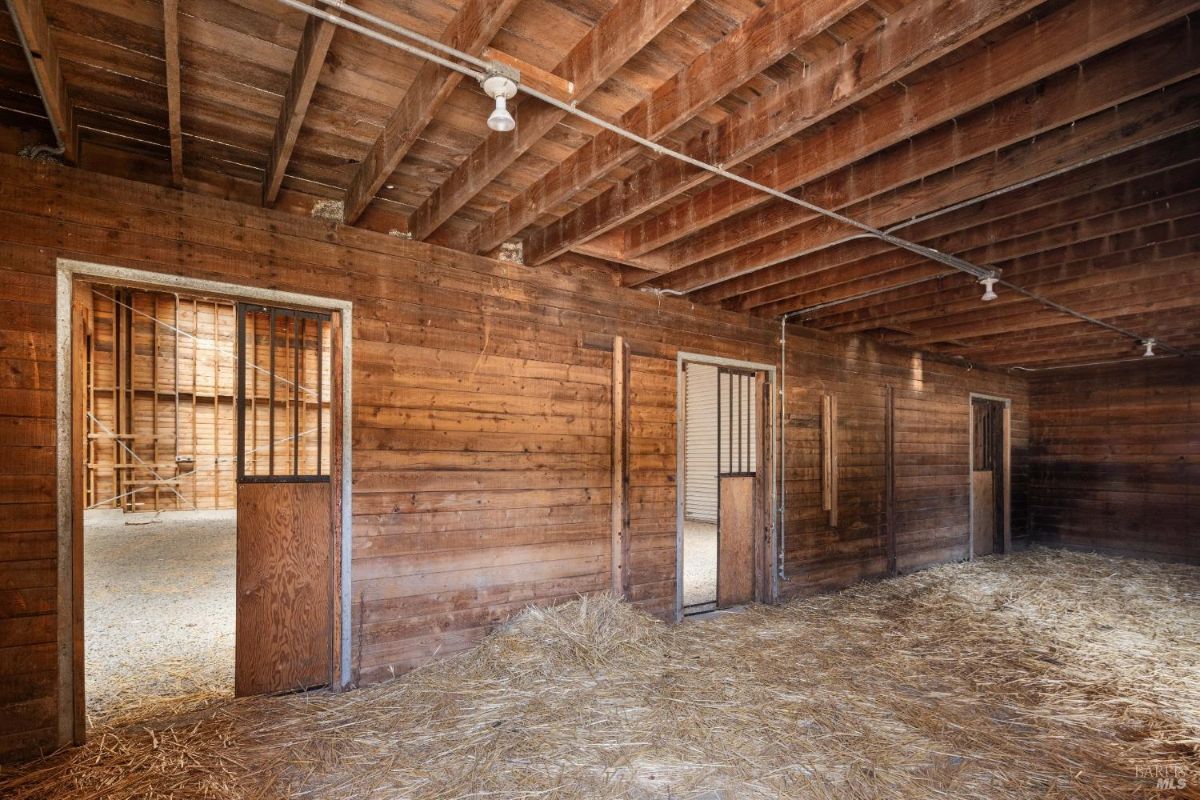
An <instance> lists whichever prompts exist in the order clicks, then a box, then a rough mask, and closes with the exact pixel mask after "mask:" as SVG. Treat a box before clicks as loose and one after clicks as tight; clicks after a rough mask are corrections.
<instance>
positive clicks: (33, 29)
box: [7, 0, 79, 164]
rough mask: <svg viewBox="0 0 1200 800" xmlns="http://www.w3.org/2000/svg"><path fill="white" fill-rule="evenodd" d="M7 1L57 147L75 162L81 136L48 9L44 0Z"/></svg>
mask: <svg viewBox="0 0 1200 800" xmlns="http://www.w3.org/2000/svg"><path fill="white" fill-rule="evenodd" d="M7 3H8V13H9V14H10V15H12V21H13V26H14V27H15V28H16V29H17V36H18V37H19V38H20V39H21V47H22V48H23V49H24V51H25V58H26V60H27V61H28V62H29V68H30V70H32V71H33V78H34V80H35V81H36V83H37V87H38V92H39V93H40V94H41V96H42V104H43V105H44V106H45V107H46V116H47V117H48V118H49V120H50V125H51V127H52V128H53V129H54V136H55V138H56V139H57V140H58V146H59V147H61V148H62V150H63V154H62V157H63V161H65V162H66V163H68V164H74V163H75V162H76V160H78V158H79V136H78V131H77V129H76V127H75V121H74V117H73V114H72V110H71V99H70V96H69V94H68V92H67V82H66V79H65V78H63V74H62V67H61V65H60V64H59V59H58V50H57V48H55V46H54V40H53V39H52V38H51V36H50V24H49V23H48V22H47V21H46V9H45V8H44V7H43V6H42V0H7Z"/></svg>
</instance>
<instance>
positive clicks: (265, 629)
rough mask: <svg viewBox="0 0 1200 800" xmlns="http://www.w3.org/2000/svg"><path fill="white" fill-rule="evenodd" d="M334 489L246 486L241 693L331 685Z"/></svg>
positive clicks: (238, 658)
mask: <svg viewBox="0 0 1200 800" xmlns="http://www.w3.org/2000/svg"><path fill="white" fill-rule="evenodd" d="M329 492H330V487H329V484H328V483H324V482H320V483H316V482H313V483H242V484H239V485H238V514H237V516H238V541H237V642H236V649H235V659H234V660H235V670H234V672H235V675H234V690H235V693H236V694H237V695H238V696H244V695H253V694H265V693H269V692H282V691H288V690H293V689H303V688H309V687H313V686H319V685H322V684H326V683H329V680H330V675H331V670H332V650H331V646H332V638H331V637H332V632H333V596H332V580H331V572H330V570H331V566H332V561H331V557H332V544H331V543H332V538H333V532H332V524H331V519H330V495H329Z"/></svg>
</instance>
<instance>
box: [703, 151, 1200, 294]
mask: <svg viewBox="0 0 1200 800" xmlns="http://www.w3.org/2000/svg"><path fill="white" fill-rule="evenodd" d="M1196 186H1200V163H1196V164H1192V165H1190V166H1189V167H1188V168H1186V169H1184V170H1181V171H1178V172H1173V173H1172V172H1168V173H1163V174H1158V175H1153V176H1150V177H1148V178H1146V179H1144V180H1141V181H1136V182H1132V183H1127V184H1121V185H1118V186H1115V187H1112V188H1111V189H1108V190H1105V191H1100V192H1094V193H1089V194H1085V195H1082V196H1079V197H1072V198H1068V199H1065V200H1062V201H1059V202H1058V203H1054V204H1051V205H1046V206H1039V207H1036V208H1031V209H1029V210H1028V211H1025V212H1023V213H1021V214H1017V215H1014V216H1011V217H1007V218H1004V219H1000V220H992V221H987V222H984V223H982V224H980V225H977V226H975V227H971V228H967V229H964V230H962V231H958V232H957V233H956V234H953V235H948V236H945V237H941V238H938V239H931V240H926V241H923V242H922V244H926V245H927V246H929V247H932V248H934V249H936V250H940V251H942V252H944V253H954V254H955V255H958V256H961V257H962V258H965V259H967V260H968V261H973V262H975V263H989V264H994V263H995V262H996V261H998V260H1002V259H1007V258H1015V257H1017V256H1019V255H1026V254H1028V253H1032V252H1038V250H1037V249H1036V248H1038V247H1041V248H1042V249H1049V247H1058V246H1061V245H1062V244H1066V243H1069V242H1071V241H1083V240H1086V239H1088V238H1090V237H1091V236H1093V235H1095V234H1094V233H1093V234H1089V231H1092V232H1095V231H1102V232H1103V233H1104V234H1105V235H1107V234H1108V233H1111V232H1112V231H1114V230H1126V229H1129V228H1132V227H1138V226H1141V225H1146V224H1149V223H1151V222H1153V221H1155V220H1157V219H1160V218H1169V217H1170V216H1171V215H1172V214H1175V210H1176V208H1177V207H1178V205H1181V206H1183V207H1184V208H1187V207H1190V204H1193V203H1195V202H1196V200H1197V198H1196V197H1195V196H1194V194H1195V193H1194V192H1193V191H1192V190H1193V187H1196ZM1177 204H1178V205H1177ZM1185 213H1190V212H1186V211H1185ZM945 269H946V268H945V267H942V266H941V265H938V264H935V263H933V262H931V261H929V260H928V259H925V258H922V257H920V256H917V255H915V254H912V253H909V252H907V251H903V250H895V249H892V250H888V251H885V252H883V253H880V254H878V255H875V256H871V257H868V258H864V259H860V260H857V261H849V262H846V263H845V264H843V265H841V266H840V267H838V268H837V269H833V270H821V271H818V272H812V273H809V274H806V275H802V276H800V277H798V278H793V279H792V280H789V281H784V282H783V283H779V284H775V285H773V286H769V287H766V288H764V289H759V290H758V291H755V292H751V293H749V294H747V295H742V296H741V297H739V298H736V299H737V301H738V302H735V303H727V304H725V307H726V308H730V310H739V311H755V312H756V313H759V314H762V315H765V316H775V315H777V314H784V313H788V312H790V311H794V310H796V309H801V308H810V307H812V306H816V305H820V304H821V303H827V302H831V301H833V300H837V299H839V298H841V297H852V296H855V295H859V294H862V293H864V292H869V291H874V290H875V289H876V288H877V286H878V285H879V284H881V283H882V282H886V283H888V284H903V283H905V282H908V281H911V280H916V279H919V278H921V277H925V276H927V275H933V274H940V273H941V272H944V271H945ZM759 309H762V310H761V311H760V310H759Z"/></svg>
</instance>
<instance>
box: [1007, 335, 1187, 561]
mask: <svg viewBox="0 0 1200 800" xmlns="http://www.w3.org/2000/svg"><path fill="white" fill-rule="evenodd" d="M1030 392H1031V394H1032V402H1033V410H1032V414H1031V417H1030V427H1031V431H1032V442H1033V445H1032V449H1031V460H1030V471H1031V482H1030V499H1029V504H1030V521H1031V528H1032V532H1033V535H1034V537H1035V539H1036V540H1037V541H1039V542H1044V543H1046V544H1051V545H1058V546H1062V547H1073V548H1080V549H1086V550H1097V551H1100V552H1105V553H1114V554H1118V555H1130V556H1137V557H1140V558H1154V559H1163V560H1169V561H1188V562H1192V563H1200V362H1198V361H1197V360H1196V359H1164V360H1161V361H1150V362H1140V361H1135V362H1131V363H1124V364H1115V365H1112V366H1105V367H1096V368H1090V369H1075V370H1056V371H1054V372H1048V373H1042V374H1040V375H1038V376H1037V377H1035V378H1033V379H1032V380H1031V381H1030Z"/></svg>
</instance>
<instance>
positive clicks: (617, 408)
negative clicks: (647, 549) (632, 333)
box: [610, 336, 629, 597]
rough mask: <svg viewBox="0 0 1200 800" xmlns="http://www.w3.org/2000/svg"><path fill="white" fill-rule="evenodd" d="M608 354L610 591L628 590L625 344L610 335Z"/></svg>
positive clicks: (627, 441)
mask: <svg viewBox="0 0 1200 800" xmlns="http://www.w3.org/2000/svg"><path fill="white" fill-rule="evenodd" d="M612 352H613V356H612V369H613V374H612V514H611V517H610V526H611V533H612V548H611V549H612V568H611V569H612V592H613V594H614V595H616V596H617V597H625V596H627V594H628V591H629V343H628V342H626V341H625V337H623V336H615V337H613V351H612Z"/></svg>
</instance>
